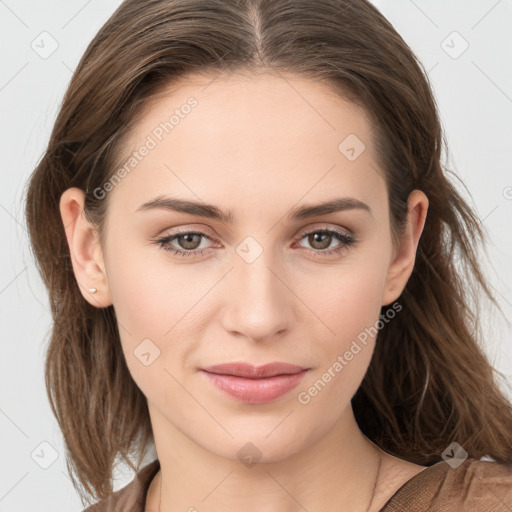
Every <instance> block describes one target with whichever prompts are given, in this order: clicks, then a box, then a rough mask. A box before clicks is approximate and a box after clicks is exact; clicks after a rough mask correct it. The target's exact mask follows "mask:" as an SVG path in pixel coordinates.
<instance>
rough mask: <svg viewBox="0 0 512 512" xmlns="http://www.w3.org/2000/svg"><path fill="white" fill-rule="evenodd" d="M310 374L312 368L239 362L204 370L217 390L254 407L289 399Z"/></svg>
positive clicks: (286, 364) (204, 373)
mask: <svg viewBox="0 0 512 512" xmlns="http://www.w3.org/2000/svg"><path fill="white" fill-rule="evenodd" d="M308 371H309V369H308V368H303V367H301V366H296V365H292V364H288V363H270V364H266V365H263V366H253V365H251V364H248V363H238V362H235V363H226V364H220V365H215V366H209V367H207V368H201V373H202V374H203V375H204V376H205V377H206V378H207V379H208V381H209V382H210V383H211V384H213V385H214V386H215V387H217V389H219V390H221V391H223V392H225V393H226V394H228V395H230V396H231V397H232V398H235V399H237V400H240V401H243V402H246V403H251V404H263V403H267V402H271V401H273V400H276V399H277V398H279V397H281V396H283V395H285V394H286V393H288V392H289V391H291V390H292V389H293V388H294V387H296V386H297V385H298V384H299V382H300V381H301V380H302V379H303V377H304V375H305V374H306V373H307V372H308Z"/></svg>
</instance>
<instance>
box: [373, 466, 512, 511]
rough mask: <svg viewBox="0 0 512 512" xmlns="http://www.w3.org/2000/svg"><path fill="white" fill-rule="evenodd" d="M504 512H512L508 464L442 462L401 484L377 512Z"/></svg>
mask: <svg viewBox="0 0 512 512" xmlns="http://www.w3.org/2000/svg"><path fill="white" fill-rule="evenodd" d="M427 510H428V511H432V512H436V511H439V512H441V511H452V510H453V511H457V512H459V511H468V512H469V511H471V512H480V511H481V512H487V511H489V512H506V511H509V510H512V464H502V463H497V462H489V461H482V460H474V459H466V460H465V461H464V462H462V463H461V464H460V465H459V466H457V467H452V466H450V465H449V464H448V463H447V462H445V461H444V460H443V461H441V462H438V463H436V464H434V465H432V466H429V467H428V468H426V469H424V470H423V471H420V472H419V473H418V474H417V475H416V476H414V477H413V478H411V479H410V480H408V481H407V482H405V484H403V485H402V487H400V488H399V489H398V491H397V492H396V493H395V494H394V495H393V496H392V497H391V498H390V499H389V501H388V502H387V503H386V505H385V506H384V507H383V508H382V509H381V512H402V511H404V512H405V511H408V512H422V511H427Z"/></svg>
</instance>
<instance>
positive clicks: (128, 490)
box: [82, 459, 512, 512]
mask: <svg viewBox="0 0 512 512" xmlns="http://www.w3.org/2000/svg"><path fill="white" fill-rule="evenodd" d="M159 469H160V461H159V460H158V459H156V460H154V461H153V462H151V463H150V464H148V465H147V466H144V467H143V468H142V469H141V470H140V471H139V472H138V473H137V474H136V475H135V478H134V479H133V480H132V481H131V482H130V483H129V484H128V485H126V486H125V487H123V488H122V489H120V490H118V491H116V492H114V493H113V494H112V495H111V496H109V497H108V498H107V499H105V500H103V501H100V502H98V503H96V504H94V505H91V506H89V507H88V508H86V509H84V510H83V511H82V512H144V508H145V504H146V494H147V491H148V488H149V485H150V484H151V481H152V480H153V478H154V476H155V475H156V474H157V472H158V470H159ZM427 511H428V512H511V511H512V464H510V465H505V464H499V463H497V462H488V461H480V460H472V459H466V460H465V461H464V462H463V463H462V464H461V465H460V466H458V467H457V468H452V467H451V466H450V465H448V464H447V463H446V462H445V461H444V460H443V461H441V462H438V463H436V464H434V465H432V466H430V467H428V468H426V469H423V470H422V471H420V472H419V473H418V474H416V475H415V476H413V477H412V478H411V479H410V480H408V481H407V482H405V483H404V484H403V485H402V486H401V487H400V488H399V489H398V490H397V491H396V492H395V494H393V496H391V498H390V499H389V500H388V501H387V503H386V504H385V505H384V507H382V508H381V509H380V511H379V512H427Z"/></svg>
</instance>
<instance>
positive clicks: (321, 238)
mask: <svg viewBox="0 0 512 512" xmlns="http://www.w3.org/2000/svg"><path fill="white" fill-rule="evenodd" d="M332 239H333V236H332V235H330V234H327V233H321V232H316V233H311V234H310V235H309V236H308V242H309V243H310V244H311V247H313V249H318V250H322V249H327V247H329V246H330V245H331V242H332Z"/></svg>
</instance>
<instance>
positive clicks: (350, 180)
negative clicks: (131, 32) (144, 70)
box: [115, 73, 383, 204]
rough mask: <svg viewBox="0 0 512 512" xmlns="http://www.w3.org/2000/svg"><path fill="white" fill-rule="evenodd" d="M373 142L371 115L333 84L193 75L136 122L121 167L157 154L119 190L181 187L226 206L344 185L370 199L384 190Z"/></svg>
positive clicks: (323, 191)
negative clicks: (244, 198)
mask: <svg viewBox="0 0 512 512" xmlns="http://www.w3.org/2000/svg"><path fill="white" fill-rule="evenodd" d="M372 137H373V135H372V132H371V122H370V121H369V118H368V116H367V113H366V112H365V110H364V109H363V108H361V107H360V106H358V105H355V104H354V103H352V102H350V101H348V100H347V99H344V98H343V97H341V96H340V95H338V94H336V93H335V92H334V91H333V90H332V89H331V88H330V87H328V86H327V84H326V83H325V82H324V83H322V82H319V81H313V80H310V79H307V78H304V77H299V76H296V75H281V76H275V75H268V74H260V75H250V76H248V75H244V74H241V73H240V74H237V73H235V74H234V75H230V76H224V75H217V76H212V77H205V76H198V75H189V76H187V77H186V78H184V79H182V80H180V81H179V82H176V83H173V84H171V85H169V86H168V87H167V88H165V89H162V90H161V91H160V92H159V93H158V94H157V95H155V96H154V97H152V98H151V100H150V101H149V102H148V104H147V105H146V107H145V109H144V110H143V112H142V113H141V115H140V116H139V117H138V119H137V120H136V122H135V123H134V127H133V129H132V131H131V132H130V133H129V136H128V137H127V138H126V139H125V141H124V144H123V146H122V153H123V158H122V159H121V165H122V164H123V163H127V162H128V160H129V159H130V155H131V154H132V153H133V152H134V151H138V150H139V149H141V148H143V146H147V147H150V149H149V150H145V151H144V153H145V155H144V156H143V158H139V159H138V160H137V162H135V165H133V166H132V167H131V168H130V169H129V171H130V172H129V177H128V178H127V179H125V180H123V183H121V186H118V187H116V189H121V188H123V187H124V188H127V187H131V189H132V192H133V193H135V192H136V193H137V196H138V197H139V198H142V197H144V199H146V200H147V199H148V198H149V196H150V195H155V194H156V193H157V192H158V193H159V194H164V193H172V192H176V190H177V189H179V192H180V193H183V195H184V196H186V197H192V196H193V195H195V196H197V197H205V198H206V197H207V198H208V199H211V200H212V202H213V201H214V200H215V198H217V197H219V198H221V196H223V197H222V199H225V198H226V196H225V193H226V187H227V186H229V189H230V191H232V192H235V191H237V192H240V193H247V194H249V192H250V193H251V196H252V197H254V196H255V195H256V196H258V195H259V196H260V199H264V194H266V193H268V188H269V187H272V188H273V190H274V194H275V193H276V190H277V191H281V192H282V194H283V195H282V196H281V197H282V199H283V200H284V199H285V196H286V199H289V200H290V201H292V204H293V203H294V202H296V201H297V200H299V199H300V196H302V195H305V194H306V193H307V194H308V195H309V197H310V198H311V199H312V200H313V199H314V196H315V194H319V195H320V196H321V197H322V198H325V196H326V193H328V192H329V191H330V190H332V188H333V187H335V188H340V187H341V188H344V189H345V190H343V191H340V192H344V191H346V192H347V193H350V194H353V195H357V194H359V197H358V198H359V199H361V200H365V199H367V200H368V201H371V197H370V196H371V195H372V193H373V192H375V191H374V190H373V189H374V188H375V187H382V185H383V180H382V178H381V176H380V174H382V173H381V171H380V170H379V168H378V166H377V164H376V158H375V156H376V155H375V154H374V151H375V149H374V144H373V140H372ZM132 163H134V162H133V161H132ZM125 182H126V183H125ZM372 191H373V192H372ZM115 192H116V193H118V191H117V190H116V191H115ZM223 194H224V195H223ZM174 195H176V194H174ZM288 196H289V198H288ZM197 197H196V199H197ZM274 199H275V195H274ZM294 199H295V200H294ZM208 202H210V201H208Z"/></svg>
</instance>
